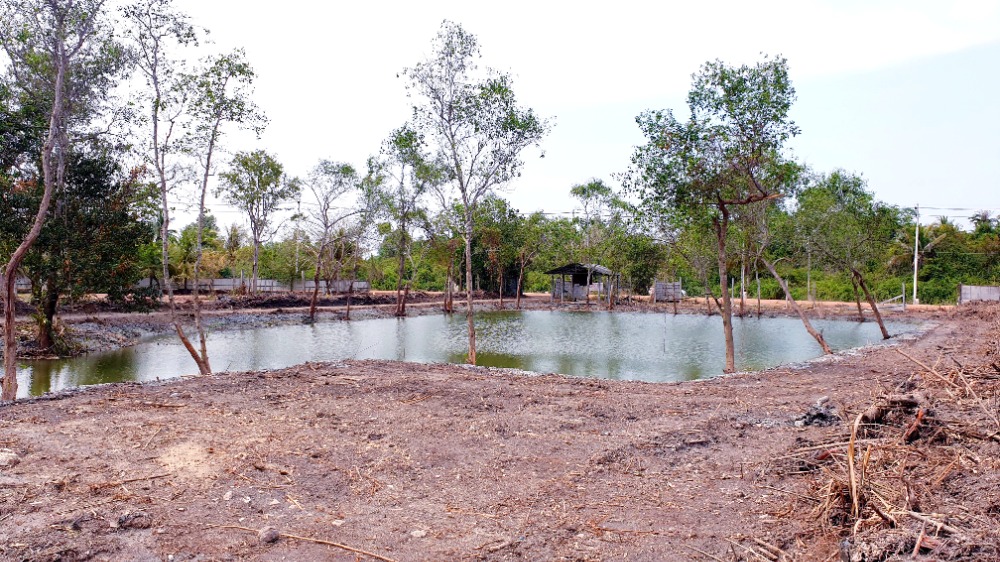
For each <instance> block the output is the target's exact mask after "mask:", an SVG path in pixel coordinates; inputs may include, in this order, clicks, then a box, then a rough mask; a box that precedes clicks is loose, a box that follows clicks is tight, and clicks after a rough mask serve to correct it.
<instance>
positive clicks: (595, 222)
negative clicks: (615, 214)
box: [570, 179, 614, 305]
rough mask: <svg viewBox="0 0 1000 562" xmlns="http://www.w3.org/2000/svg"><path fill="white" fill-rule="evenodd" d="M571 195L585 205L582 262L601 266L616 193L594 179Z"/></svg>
mask: <svg viewBox="0 0 1000 562" xmlns="http://www.w3.org/2000/svg"><path fill="white" fill-rule="evenodd" d="M570 195H572V196H573V197H575V198H576V199H577V200H579V201H580V204H581V205H583V217H581V218H580V219H578V220H579V224H580V229H581V230H582V231H583V248H581V250H582V252H581V254H582V258H583V259H581V260H580V261H582V262H584V263H587V264H599V262H601V261H603V258H604V253H605V252H606V251H607V250H608V249H609V246H608V241H609V238H610V237H609V232H608V229H607V223H605V220H604V219H605V216H606V215H608V213H609V212H610V210H611V206H612V204H613V203H614V192H613V191H612V190H611V188H610V187H608V185H607V184H605V183H604V181H603V180H600V179H592V180H590V181H589V182H587V183H582V184H578V185H574V186H573V187H572V188H571V189H570ZM590 276H591V269H590V268H588V269H587V304H588V305H589V304H590V283H591V279H590Z"/></svg>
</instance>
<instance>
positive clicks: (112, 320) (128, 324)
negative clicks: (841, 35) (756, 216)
mask: <svg viewBox="0 0 1000 562" xmlns="http://www.w3.org/2000/svg"><path fill="white" fill-rule="evenodd" d="M486 297H487V296H486V295H483V294H475V295H474V299H475V300H474V304H475V307H476V310H500V306H499V301H498V299H497V298H496V296H493V297H492V298H486ZM309 298H310V295H308V294H305V293H295V294H289V293H279V294H273V295H264V296H259V297H247V296H244V297H231V296H229V295H218V296H213V297H209V298H206V300H205V301H204V304H203V307H204V311H203V312H204V317H205V322H206V326H207V328H208V330H209V331H223V330H234V329H244V328H255V327H264V326H275V325H284V324H297V323H301V322H303V321H304V320H305V318H306V317H307V316H308V312H309ZM177 302H178V305H179V311H180V317H181V318H182V322H184V323H186V324H188V325H190V324H191V314H192V313H191V300H190V296H187V295H183V296H178V297H177ZM395 302H396V295H395V292H392V291H372V292H370V293H364V294H359V295H354V296H352V297H351V299H350V305H348V298H347V297H346V296H345V295H334V296H324V297H323V298H321V299H320V300H319V306H318V308H317V316H316V321H317V322H331V321H341V320H345V319H348V318H350V319H354V320H363V319H370V318H385V317H390V316H392V315H393V314H394V312H395ZM744 305H745V306H743V307H741V306H740V303H739V301H736V302H734V305H733V306H734V313H735V314H739V313H740V312H742V313H743V314H745V315H747V316H751V317H752V316H756V315H758V314H759V315H762V316H771V317H773V316H792V315H794V312H793V311H792V309H791V308H790V307H789V306H788V303H786V302H784V301H776V300H770V301H769V300H765V301H761V303H760V305H759V307H758V304H757V302H756V301H755V300H747V301H746V302H745V303H744ZM800 305H801V306H802V307H803V308H804V309H805V310H806V311H807V313H808V314H809V315H810V316H811V317H814V318H840V319H856V318H858V311H857V308H856V306H855V305H854V304H853V303H841V302H816V303H810V302H805V303H800ZM463 306H464V300H462V301H460V300H459V299H456V301H455V307H456V310H457V311H458V312H461V311H462V307H463ZM514 306H515V301H514V299H510V298H508V299H505V301H504V306H503V309H506V310H510V309H513V308H514ZM442 307H443V297H442V294H441V293H434V292H424V291H417V292H413V293H411V294H410V298H409V299H408V304H407V307H406V310H407V315H408V316H419V315H424V314H439V313H441V312H442ZM521 307H522V308H523V309H529V310H538V309H546V310H547V309H560V310H579V311H584V310H589V311H593V310H603V309H604V308H605V307H606V305H605V304H603V303H598V302H596V299H595V300H594V301H592V302H590V303H589V304H588V303H559V302H553V301H552V299H551V298H550V296H549V295H548V294H540V293H532V294H528V295H526V296H524V298H522V299H521ZM741 308H742V310H741ZM952 308H954V307H951V306H938V305H933V306H910V307H908V308H907V310H906V311H905V312H904V311H902V310H899V309H897V308H886V309H884V310H883V312H882V313H883V315H884V316H885V317H886V319H888V320H894V319H901V320H904V321H922V320H928V319H933V318H938V317H942V316H946V315H947V314H948V312H949V311H950V310H951V309H952ZM615 310H618V311H630V312H653V313H668V314H669V313H673V312H674V311H676V312H677V313H679V314H706V313H708V312H711V314H718V308H717V306H716V305H715V304H711V305H710V306H706V304H705V300H704V299H703V298H689V299H685V300H684V302H681V303H678V304H677V305H676V306H675V305H674V304H669V303H657V304H652V303H649V302H648V298H646V297H639V298H627V299H623V302H622V303H620V304H618V305H616V307H615ZM29 312H30V311H29ZM864 317H865V318H866V320H867V321H872V314H871V311H869V310H868V309H867V308H866V309H865V312H864ZM57 325H58V326H59V332H60V334H61V335H62V336H64V337H65V338H66V345H65V346H63V347H64V348H65V349H66V350H68V355H82V354H85V353H92V352H97V351H106V350H110V349H116V348H120V347H127V346H131V345H135V344H136V343H138V342H139V341H140V340H142V339H143V338H146V337H149V336H152V335H156V334H165V333H168V332H172V331H173V327H172V324H171V321H170V315H169V313H168V311H167V310H166V305H163V306H161V308H160V310H157V311H155V312H149V313H134V312H132V313H129V312H119V311H116V310H113V309H111V308H110V307H109V306H107V304H106V303H104V302H103V301H97V302H91V303H84V304H80V305H76V306H74V307H72V308H70V309H68V310H65V311H63V312H62V314H61V315H60V316H59V319H58V321H57ZM18 328H19V340H20V342H19V346H18V355H19V356H20V357H24V358H47V357H50V356H51V355H52V353H51V351H50V350H41V349H38V348H37V346H36V345H35V343H34V341H35V332H36V328H35V326H34V324H33V321H32V320H31V319H30V315H29V314H28V312H23V314H21V316H20V317H19V321H18Z"/></svg>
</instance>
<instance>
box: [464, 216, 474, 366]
mask: <svg viewBox="0 0 1000 562" xmlns="http://www.w3.org/2000/svg"><path fill="white" fill-rule="evenodd" d="M465 213H466V215H467V216H466V219H465V286H466V291H465V302H466V307H465V319H466V322H467V323H468V325H469V357H468V359H467V360H468V363H469V364H470V365H475V364H476V322H475V319H474V318H473V311H472V211H471V209H468V208H466V211H465Z"/></svg>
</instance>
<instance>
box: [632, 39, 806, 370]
mask: <svg viewBox="0 0 1000 562" xmlns="http://www.w3.org/2000/svg"><path fill="white" fill-rule="evenodd" d="M794 100H795V89H794V88H793V87H792V84H791V81H790V80H789V78H788V65H787V62H786V61H785V59H783V58H780V57H779V58H765V59H764V60H763V61H762V62H760V63H758V64H756V65H754V66H747V65H743V66H739V67H731V66H728V65H726V64H724V63H722V62H721V61H714V62H709V63H706V64H704V65H703V66H702V67H701V69H700V70H699V71H698V72H697V73H696V74H695V75H694V77H693V84H692V86H691V90H690V92H689V93H688V100H687V102H688V103H687V105H688V110H689V112H690V117H689V118H688V120H687V121H686V122H682V121H680V120H679V119H677V117H675V115H674V113H673V111H670V110H667V111H647V112H644V113H642V114H641V115H639V116H638V117H637V118H636V122H637V123H638V124H639V127H640V129H642V132H643V134H644V135H645V136H646V139H647V143H646V144H645V145H643V146H640V147H638V148H637V149H636V152H635V154H634V155H633V157H632V161H633V172H632V174H630V176H629V178H628V185H629V186H630V187H631V188H632V189H633V190H634V192H635V193H636V194H637V195H638V197H639V198H640V199H641V200H643V202H644V207H645V208H646V209H649V210H651V212H663V211H666V212H669V213H677V214H680V215H682V216H689V217H705V218H707V220H709V221H710V222H711V224H712V229H713V231H714V234H715V240H716V247H717V250H718V254H717V260H718V261H717V263H718V269H719V277H720V280H719V281H720V286H721V289H722V323H723V330H724V332H725V341H726V365H725V371H726V372H733V371H734V370H735V368H736V363H735V351H734V344H733V319H732V302H731V300H730V298H729V292H728V291H727V290H726V284H727V283H726V281H727V279H728V268H727V238H728V235H729V227H730V224H731V223H732V222H733V220H734V218H735V216H736V215H738V214H739V213H740V210H741V209H742V208H744V207H745V206H747V205H752V204H754V203H759V202H762V201H776V200H779V199H781V198H782V197H784V196H786V195H789V194H791V193H792V192H793V189H794V185H795V184H794V182H793V181H792V180H793V179H794V177H795V176H796V174H797V173H798V166H795V165H794V164H792V163H791V162H789V161H788V160H786V159H785V158H784V156H783V150H784V148H785V143H786V141H787V140H788V139H790V138H791V137H793V136H794V135H796V134H798V132H799V129H798V127H797V126H796V125H795V123H794V122H793V121H792V120H791V119H790V118H789V116H788V111H789V109H790V108H791V105H792V102H793V101H794Z"/></svg>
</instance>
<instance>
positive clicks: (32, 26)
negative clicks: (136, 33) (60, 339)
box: [0, 0, 125, 400]
mask: <svg viewBox="0 0 1000 562" xmlns="http://www.w3.org/2000/svg"><path fill="white" fill-rule="evenodd" d="M0 12H2V13H3V14H4V17H3V19H2V21H0V43H2V45H3V49H4V51H5V52H6V54H7V56H8V57H9V59H10V63H11V64H10V67H9V72H10V74H11V78H12V79H13V80H12V82H13V83H15V84H17V85H18V87H19V88H21V89H22V92H23V93H22V95H23V96H24V98H31V97H33V96H36V95H42V97H43V99H45V100H46V101H45V102H41V103H44V104H45V106H46V112H45V114H46V121H47V122H48V130H47V131H46V133H45V139H44V141H43V142H42V146H41V168H42V170H41V176H42V185H43V186H44V188H43V191H42V197H41V199H40V201H39V205H38V209H37V211H36V212H35V215H34V219H33V221H32V222H31V228H29V229H28V231H27V233H26V234H25V235H24V238H23V239H21V240H20V243H19V244H18V245H17V247H16V248H14V249H13V251H12V252H11V254H10V256H9V258H8V260H7V263H6V264H5V265H4V266H3V269H2V271H0V300H2V301H3V303H4V378H3V391H2V392H0V400H13V399H14V398H15V397H16V396H17V363H16V355H17V340H16V339H15V334H14V321H15V315H14V302H15V300H16V298H17V295H16V291H15V279H16V277H17V272H18V268H19V267H20V266H21V263H22V261H23V260H24V258H25V256H26V255H27V252H28V250H29V249H30V248H31V246H32V245H33V244H34V243H35V241H36V240H37V239H38V237H39V235H40V234H41V230H42V224H43V222H44V220H45V217H46V215H47V213H48V209H49V205H50V203H51V202H52V198H53V194H54V193H55V192H56V191H58V190H59V189H61V188H62V186H63V184H64V183H65V178H66V162H67V159H68V157H69V152H70V150H71V149H72V137H73V136H74V133H79V132H80V131H79V128H80V127H81V126H87V125H89V124H90V123H91V118H93V117H94V116H95V115H97V114H99V113H102V109H103V107H101V103H102V102H103V101H104V100H106V99H107V98H108V96H109V95H110V94H109V92H110V90H111V85H112V84H113V83H114V81H115V79H116V77H117V75H118V73H119V71H120V70H121V69H122V67H123V65H124V60H125V59H124V56H123V51H122V49H121V47H120V45H119V44H118V43H116V42H115V40H114V38H113V35H112V34H111V32H110V26H108V25H107V24H106V23H105V20H106V16H107V14H106V12H105V10H104V1H103V0H46V1H45V2H41V3H39V2H36V1H31V0H3V1H2V2H0Z"/></svg>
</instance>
